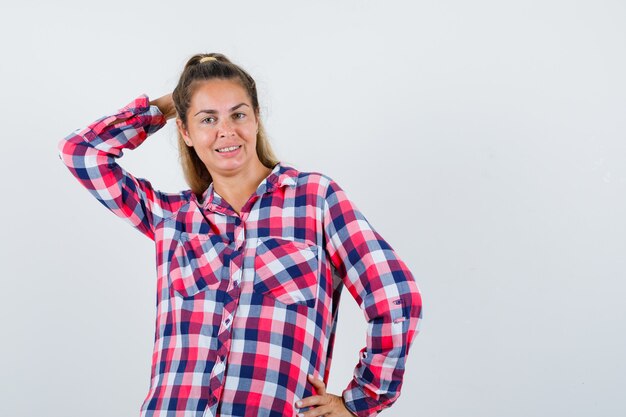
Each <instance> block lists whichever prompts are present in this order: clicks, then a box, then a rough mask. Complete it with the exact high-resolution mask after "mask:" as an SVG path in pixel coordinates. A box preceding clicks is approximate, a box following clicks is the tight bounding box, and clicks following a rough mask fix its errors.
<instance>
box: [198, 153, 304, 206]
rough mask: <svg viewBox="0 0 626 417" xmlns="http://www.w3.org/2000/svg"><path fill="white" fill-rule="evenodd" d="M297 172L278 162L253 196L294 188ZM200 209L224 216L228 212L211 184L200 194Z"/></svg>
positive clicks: (225, 204)
mask: <svg viewBox="0 0 626 417" xmlns="http://www.w3.org/2000/svg"><path fill="white" fill-rule="evenodd" d="M298 174H299V172H298V170H296V169H295V168H293V167H290V166H287V165H283V163H282V162H278V163H277V164H276V165H274V168H272V171H271V172H270V173H269V175H268V176H267V177H265V179H264V180H263V181H261V183H260V184H259V186H258V187H257V189H256V192H255V195H257V196H259V197H260V196H262V195H263V194H266V193H271V192H272V191H274V190H276V189H277V188H281V187H295V186H296V185H297V183H298ZM202 201H203V204H202V207H203V208H205V209H209V210H212V211H217V212H219V213H223V214H226V212H229V211H230V210H228V204H227V203H225V202H223V201H222V197H221V196H220V195H219V194H218V193H217V192H215V190H214V189H213V183H211V184H209V187H208V188H207V189H206V190H205V191H204V193H202Z"/></svg>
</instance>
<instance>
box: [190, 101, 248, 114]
mask: <svg viewBox="0 0 626 417" xmlns="http://www.w3.org/2000/svg"><path fill="white" fill-rule="evenodd" d="M241 106H248V105H247V104H246V103H239V104H237V105H236V106H233V107H231V108H230V110H229V111H231V112H232V111H235V110H237V109H238V108H239V107H241ZM248 107H250V106H248ZM200 113H209V114H218V113H219V112H218V111H217V110H212V109H203V110H200V111H199V112H198V113H196V114H194V116H197V115H199V114H200Z"/></svg>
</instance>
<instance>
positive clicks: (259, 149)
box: [172, 53, 279, 197]
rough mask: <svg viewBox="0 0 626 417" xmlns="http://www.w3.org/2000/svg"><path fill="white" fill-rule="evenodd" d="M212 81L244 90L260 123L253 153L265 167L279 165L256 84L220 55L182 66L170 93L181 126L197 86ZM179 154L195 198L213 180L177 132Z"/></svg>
mask: <svg viewBox="0 0 626 417" xmlns="http://www.w3.org/2000/svg"><path fill="white" fill-rule="evenodd" d="M212 79H228V80H235V81H237V82H239V84H240V85H241V86H242V87H243V89H244V90H246V93H247V94H248V97H249V98H250V101H251V102H252V108H253V110H254V112H255V114H256V115H257V118H258V120H259V131H258V132H257V135H256V153H257V155H258V157H259V160H260V161H261V163H262V164H263V165H264V166H266V167H267V168H273V167H274V166H275V165H276V164H277V163H278V162H279V161H278V159H277V158H276V155H275V154H274V151H273V150H272V147H271V145H270V142H269V140H268V138H267V135H266V133H265V129H264V128H263V123H262V122H261V119H260V109H259V99H258V96H257V90H256V83H255V82H254V79H253V78H252V77H251V76H250V75H249V74H248V73H247V72H246V71H244V70H243V69H242V68H241V67H239V66H237V65H235V64H233V63H232V62H231V61H230V60H229V59H228V58H226V57H225V56H224V55H222V54H217V53H211V54H197V55H194V56H192V57H191V58H190V59H189V60H188V61H187V63H186V64H185V68H184V69H183V72H182V74H181V75H180V79H179V80H178V85H176V88H175V89H174V92H173V93H172V98H173V100H174V106H175V107H176V112H177V113H178V117H179V118H180V119H181V121H182V123H183V125H184V126H186V124H187V111H188V110H189V106H190V104H191V97H192V96H193V93H194V92H195V89H196V87H197V85H198V83H197V82H198V81H206V80H212ZM178 151H179V153H180V163H181V166H182V168H183V173H184V175H185V181H187V184H188V185H189V187H190V188H191V190H192V191H193V192H194V193H195V194H196V196H197V197H200V196H201V195H202V193H203V192H204V191H205V190H206V189H207V187H208V186H209V185H210V184H211V183H212V182H213V178H211V174H209V171H208V170H207V168H206V166H205V165H204V162H202V160H201V159H200V157H199V156H198V154H197V153H196V151H195V149H194V148H193V147H190V146H187V144H186V143H185V141H184V139H183V137H182V135H181V133H180V132H178Z"/></svg>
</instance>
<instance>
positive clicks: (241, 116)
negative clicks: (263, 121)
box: [233, 113, 246, 119]
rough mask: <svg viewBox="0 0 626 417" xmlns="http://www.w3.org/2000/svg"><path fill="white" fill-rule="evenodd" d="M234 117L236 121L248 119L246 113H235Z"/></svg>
mask: <svg viewBox="0 0 626 417" xmlns="http://www.w3.org/2000/svg"><path fill="white" fill-rule="evenodd" d="M233 117H234V118H235V119H243V118H244V117H246V114H245V113H235V114H234V115H233Z"/></svg>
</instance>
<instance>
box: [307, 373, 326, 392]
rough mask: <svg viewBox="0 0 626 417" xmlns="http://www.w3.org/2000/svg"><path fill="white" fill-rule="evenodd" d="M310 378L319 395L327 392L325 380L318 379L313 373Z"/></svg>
mask: <svg viewBox="0 0 626 417" xmlns="http://www.w3.org/2000/svg"><path fill="white" fill-rule="evenodd" d="M308 378H309V382H310V383H311V385H313V387H315V390H316V391H317V393H318V395H325V394H326V385H325V384H324V381H322V380H321V379H317V378H315V377H314V376H313V375H310V374H309V376H308Z"/></svg>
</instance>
